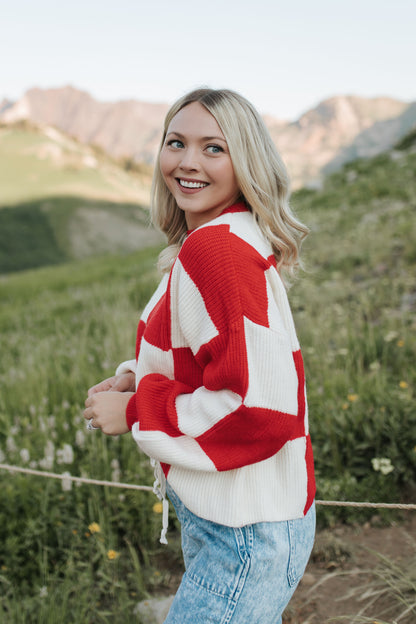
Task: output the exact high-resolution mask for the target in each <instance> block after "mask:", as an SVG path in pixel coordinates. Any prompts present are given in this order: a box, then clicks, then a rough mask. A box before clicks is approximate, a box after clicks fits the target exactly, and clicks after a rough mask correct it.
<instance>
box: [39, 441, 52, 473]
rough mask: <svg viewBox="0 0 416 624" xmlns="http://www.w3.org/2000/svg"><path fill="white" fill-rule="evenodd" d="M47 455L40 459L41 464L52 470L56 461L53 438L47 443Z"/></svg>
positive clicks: (44, 467)
mask: <svg viewBox="0 0 416 624" xmlns="http://www.w3.org/2000/svg"><path fill="white" fill-rule="evenodd" d="M44 453H45V457H44V458H43V459H41V460H40V461H39V466H40V467H41V468H43V469H44V470H51V468H52V467H53V463H54V461H55V445H54V443H53V442H52V440H48V441H47V442H46V445H45V450H44Z"/></svg>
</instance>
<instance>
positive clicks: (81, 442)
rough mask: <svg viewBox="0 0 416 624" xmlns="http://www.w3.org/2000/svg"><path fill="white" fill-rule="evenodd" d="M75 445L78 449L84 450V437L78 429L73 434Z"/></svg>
mask: <svg viewBox="0 0 416 624" xmlns="http://www.w3.org/2000/svg"><path fill="white" fill-rule="evenodd" d="M75 444H76V445H77V446H79V447H80V448H84V445H85V435H84V432H83V431H81V429H78V430H77V432H76V434H75Z"/></svg>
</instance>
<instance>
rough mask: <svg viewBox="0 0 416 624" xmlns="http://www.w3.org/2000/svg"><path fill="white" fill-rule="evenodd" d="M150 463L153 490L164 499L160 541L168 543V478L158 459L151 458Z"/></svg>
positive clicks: (159, 497)
mask: <svg viewBox="0 0 416 624" xmlns="http://www.w3.org/2000/svg"><path fill="white" fill-rule="evenodd" d="M150 465H151V466H152V468H153V470H154V475H155V480H154V483H153V492H154V493H155V494H156V496H157V497H158V499H159V500H160V501H162V531H161V533H160V540H159V541H160V543H161V544H167V543H168V540H167V539H166V533H167V532H168V526H169V501H168V499H167V498H166V478H165V475H164V474H163V470H162V466H161V465H160V462H158V461H156V459H150Z"/></svg>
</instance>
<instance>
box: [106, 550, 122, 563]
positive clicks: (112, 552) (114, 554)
mask: <svg viewBox="0 0 416 624" xmlns="http://www.w3.org/2000/svg"><path fill="white" fill-rule="evenodd" d="M119 554H120V553H118V552H116V551H115V550H109V551H108V552H107V557H108V558H109V559H110V561H112V560H113V559H117V557H118V556H119Z"/></svg>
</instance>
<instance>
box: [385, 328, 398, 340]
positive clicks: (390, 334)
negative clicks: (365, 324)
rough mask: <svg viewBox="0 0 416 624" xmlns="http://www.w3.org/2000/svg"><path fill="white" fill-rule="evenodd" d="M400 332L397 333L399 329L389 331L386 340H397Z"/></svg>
mask: <svg viewBox="0 0 416 624" xmlns="http://www.w3.org/2000/svg"><path fill="white" fill-rule="evenodd" d="M398 335H399V334H398V333H397V331H389V332H388V333H387V334H386V335H385V336H384V342H392V341H393V340H395V339H396V338H397V336H398Z"/></svg>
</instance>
